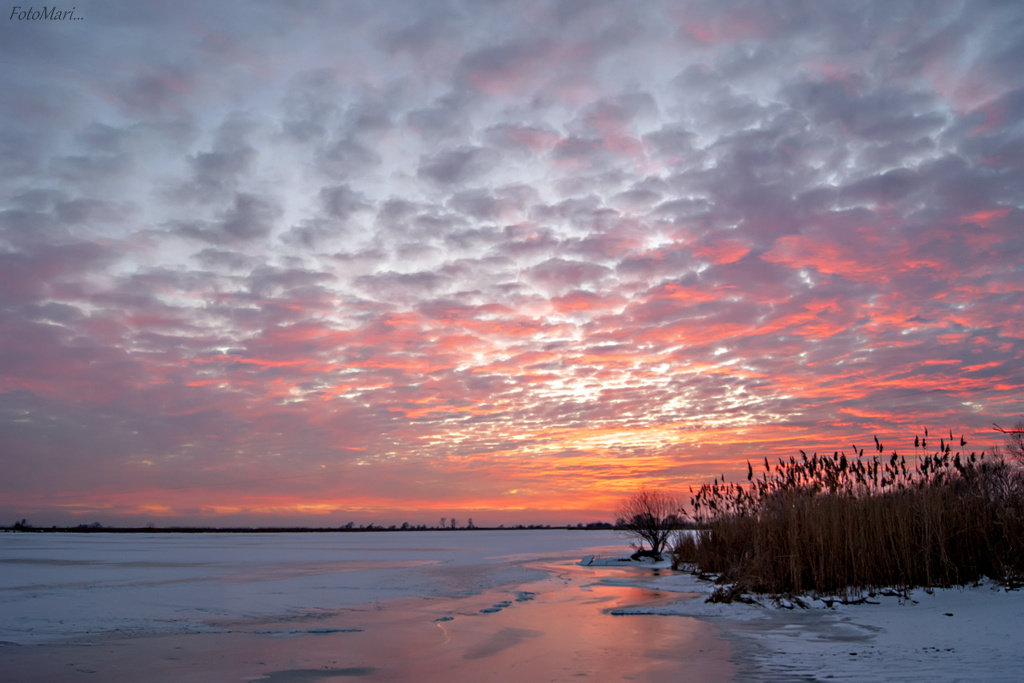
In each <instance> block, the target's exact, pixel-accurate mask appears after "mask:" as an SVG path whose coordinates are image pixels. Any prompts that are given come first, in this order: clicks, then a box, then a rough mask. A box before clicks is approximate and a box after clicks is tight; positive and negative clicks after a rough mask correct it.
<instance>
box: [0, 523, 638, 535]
mask: <svg viewBox="0 0 1024 683" xmlns="http://www.w3.org/2000/svg"><path fill="white" fill-rule="evenodd" d="M617 528H618V527H616V526H615V525H614V524H610V523H608V522H589V523H582V522H581V523H579V524H576V525H571V524H570V525H566V526H552V525H550V524H517V525H511V526H506V525H504V524H500V525H498V526H491V527H488V526H465V527H450V526H445V527H440V526H427V525H425V524H424V525H412V524H408V523H405V524H402V525H394V524H393V525H391V526H378V525H374V524H367V525H364V526H356V525H355V524H354V523H352V522H350V523H348V524H345V525H343V526H337V527H301V526H300V527H295V526H289V527H284V526H282V527H265V526H259V527H240V526H232V527H202V526H167V527H157V526H144V527H118V526H103V525H102V524H100V523H99V522H94V523H92V524H79V525H76V526H49V527H41V526H39V527H37V526H32V525H31V524H28V523H27V522H26V521H25V520H21V521H19V522H16V523H15V524H12V525H11V526H6V527H0V529H2V530H3V531H5V532H12V531H17V532H30V533H77V534H95V533H104V534H161V533H164V534H166V533H173V534H210V533H214V534H278V533H338V532H342V533H365V532H368V531H373V532H380V531H395V532H402V531H453V530H454V531H515V530H524V529H531V530H533V529H567V530H574V531H575V530H580V531H594V530H613V529H617Z"/></svg>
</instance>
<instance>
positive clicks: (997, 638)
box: [592, 558, 1024, 681]
mask: <svg viewBox="0 0 1024 683" xmlns="http://www.w3.org/2000/svg"><path fill="white" fill-rule="evenodd" d="M605 559H606V558H595V560H594V562H593V563H592V565H593V564H598V563H602V561H603V560H605ZM615 561H616V559H615V558H610V559H608V560H607V561H604V562H603V563H604V564H607V565H614V563H615ZM655 566H657V567H659V568H661V571H659V574H658V575H654V576H648V577H636V578H628V577H627V578H617V579H608V581H614V582H618V583H622V584H630V585H638V586H645V587H648V588H652V589H658V590H660V591H664V592H668V593H676V594H680V595H686V598H684V599H673V600H668V601H661V602H659V603H658V604H655V605H643V606H635V607H627V608H624V609H620V610H615V611H614V612H613V614H617V615H639V614H657V615H662V616H687V617H694V618H698V619H702V620H705V621H708V622H710V623H712V624H714V625H716V626H718V627H719V628H721V629H722V632H723V633H725V634H727V635H728V637H729V638H730V640H732V641H733V643H734V644H736V646H737V647H736V652H737V654H736V656H735V657H734V661H735V663H736V664H737V665H738V667H739V674H740V678H744V679H747V678H767V679H770V680H779V679H802V680H831V679H840V680H857V681H877V680H886V681H901V680H906V681H919V680H931V681H936V680H942V681H968V680H970V681H977V680H984V681H1020V680H1022V672H1021V669H1020V665H1021V661H1022V660H1021V657H1022V654H1024V591H1020V590H1006V589H1005V588H1003V587H1001V586H999V585H996V584H994V583H992V582H983V583H980V584H978V585H972V586H965V587H954V588H944V589H943V588H936V589H929V590H926V589H915V590H912V591H910V592H909V593H908V594H906V595H903V594H901V593H899V592H897V591H893V590H885V591H878V592H876V593H874V594H872V595H870V596H865V597H866V598H867V599H866V600H865V601H864V602H863V603H860V604H843V603H842V602H841V601H840V600H839V599H838V598H830V597H825V598H821V599H813V598H811V597H804V598H800V602H801V603H803V605H805V606H804V607H801V606H798V605H797V604H796V603H795V602H794V601H791V600H785V599H782V600H773V599H771V598H767V597H764V596H750V597H753V598H755V599H756V601H757V604H753V605H750V604H745V603H739V602H734V603H729V604H722V603H709V602H707V598H708V597H709V596H710V595H711V593H712V592H713V590H714V588H716V586H715V585H714V584H713V583H711V582H709V581H704V580H701V579H698V578H697V577H696V576H694V575H692V574H688V573H684V572H673V571H671V570H668V569H667V566H668V562H661V563H658V564H657V565H655Z"/></svg>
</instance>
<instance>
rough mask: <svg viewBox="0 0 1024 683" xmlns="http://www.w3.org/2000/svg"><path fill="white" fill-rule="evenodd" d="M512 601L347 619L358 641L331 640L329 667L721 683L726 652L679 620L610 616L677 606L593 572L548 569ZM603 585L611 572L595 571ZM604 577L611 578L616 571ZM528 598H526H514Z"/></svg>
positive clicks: (727, 670)
mask: <svg viewBox="0 0 1024 683" xmlns="http://www.w3.org/2000/svg"><path fill="white" fill-rule="evenodd" d="M543 568H544V569H546V570H547V571H549V572H550V574H549V578H546V579H544V580H541V581H538V582H534V583H532V584H529V585H527V586H523V587H522V589H523V590H521V591H518V592H507V593H502V592H492V593H485V594H482V595H477V596H469V597H466V598H461V599H455V600H452V599H431V600H422V601H420V600H415V601H402V604H400V605H399V604H392V605H389V606H386V607H385V608H384V609H382V610H379V611H374V612H365V613H358V614H356V613H348V614H347V615H346V616H345V619H346V623H349V624H352V625H358V626H359V627H360V628H362V629H363V631H362V632H361V633H352V634H346V635H345V636H344V637H341V636H339V637H338V638H337V639H335V641H334V642H335V643H336V647H337V650H335V651H334V653H333V657H332V660H331V666H346V667H353V666H367V667H373V668H374V669H375V672H374V673H373V674H370V675H368V676H367V678H368V679H372V680H415V681H423V682H425V683H435V682H436V683H440V682H442V681H443V682H445V683H448V682H450V681H453V680H458V681H461V680H490V681H504V680H522V681H532V680H553V681H559V680H569V679H573V680H578V679H579V678H581V677H585V678H593V679H596V680H602V681H604V680H626V679H628V680H639V681H648V680H649V681H654V680H665V679H666V677H668V678H669V679H679V678H680V677H684V678H685V679H686V680H728V679H729V678H730V677H731V676H732V675H733V673H734V671H733V668H732V665H731V664H730V663H729V661H728V660H729V656H730V652H729V649H728V645H727V644H726V643H725V642H724V641H722V640H720V639H719V638H718V637H717V635H716V634H715V632H714V631H713V630H712V629H711V628H710V627H709V626H708V625H707V624H706V623H704V622H700V621H697V620H695V619H691V618H687V617H665V616H653V615H630V616H615V615H614V612H615V611H617V610H622V609H624V608H627V607H633V606H637V605H650V604H652V603H659V602H669V601H674V600H678V599H680V596H679V595H672V594H668V593H663V592H660V591H652V590H648V589H645V588H639V587H635V586H621V585H608V584H604V583H601V580H602V578H604V577H602V576H601V575H600V574H601V570H593V569H590V568H583V567H574V566H571V565H548V566H545V567H543ZM603 569H604V571H605V576H607V574H608V573H609V570H608V569H607V568H603ZM610 573H612V574H616V570H611V571H610ZM524 594H532V595H531V598H530V599H517V598H521V597H522V596H523V595H524Z"/></svg>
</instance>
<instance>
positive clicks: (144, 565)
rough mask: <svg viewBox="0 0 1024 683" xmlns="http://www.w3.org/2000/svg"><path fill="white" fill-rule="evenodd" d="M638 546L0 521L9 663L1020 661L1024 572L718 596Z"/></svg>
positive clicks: (802, 667) (528, 535)
mask: <svg viewBox="0 0 1024 683" xmlns="http://www.w3.org/2000/svg"><path fill="white" fill-rule="evenodd" d="M628 552H629V548H628V541H627V539H625V538H624V537H623V536H621V535H620V534H617V533H615V532H593V531H586V532H584V531H564V530H549V531H536V530H534V531H501V532H489V531H488V532H484V531H475V532H469V531H437V532H411V533H348V534H344V533H338V534H333V533H327V534H266V535H264V534H239V535H235V534H232V535H222V534H148V535H119V534H13V533H12V534H0V643H2V644H0V669H2V670H4V671H6V672H8V675H14V676H15V677H14V678H12V680H26V681H27V680H77V679H78V678H80V677H89V676H92V680H98V679H99V678H106V679H108V680H113V679H117V678H119V677H123V676H125V675H128V674H129V673H130V674H131V678H133V679H134V680H146V681H159V680H180V679H181V676H182V672H183V671H186V670H187V671H188V672H189V676H190V679H191V680H201V679H202V677H200V678H196V676H195V675H194V674H195V672H196V671H205V672H206V674H207V679H208V680H225V679H232V680H278V681H280V680H329V679H330V678H331V677H337V676H361V677H363V678H367V679H373V680H423V681H430V680H439V681H440V680H445V681H451V680H470V679H480V678H481V677H483V678H486V679H488V680H527V679H531V680H532V679H536V678H537V677H538V676H539V677H541V678H543V679H545V680H569V679H574V680H575V679H578V678H579V677H590V678H592V679H596V680H620V679H623V678H631V679H633V680H652V681H653V680H666V678H667V679H673V678H678V677H680V676H684V677H685V678H686V679H687V680H724V679H730V678H731V679H737V680H741V679H742V680H750V679H760V680H782V679H785V680H793V679H796V680H800V679H804V680H818V679H826V678H840V679H847V680H989V681H999V680H1006V681H1011V680H1021V678H1022V677H1021V670H1020V663H1021V661H1024V660H1022V653H1024V592H1020V591H1015V592H1007V591H1004V590H1003V589H1001V588H999V587H997V586H993V585H989V584H986V585H982V586H977V587H971V588H966V589H951V590H936V591H934V592H932V593H927V592H925V591H915V592H914V593H913V594H911V596H910V599H909V600H904V599H901V598H899V597H895V596H878V597H876V598H874V599H872V603H877V604H863V605H849V606H844V605H839V604H835V603H833V604H832V606H828V605H826V604H825V603H824V602H822V601H814V602H812V603H811V605H810V607H809V608H807V609H800V608H795V609H786V608H785V607H779V606H776V605H772V604H766V605H764V606H758V605H753V606H751V605H743V604H731V605H720V604H709V603H706V602H705V598H706V597H707V595H709V594H710V592H711V590H712V588H713V587H712V586H710V585H708V584H707V583H706V582H702V581H699V580H698V579H696V578H695V577H693V576H691V575H688V574H683V573H677V572H673V571H671V570H670V569H669V568H668V567H667V563H660V564H643V565H641V564H639V563H631V562H622V561H620V558H621V557H622V556H625V555H627V554H628ZM119 667H120V668H119ZM186 667H187V668H186ZM12 672H14V673H12ZM95 674H99V675H98V676H96V675H95Z"/></svg>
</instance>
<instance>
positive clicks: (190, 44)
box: [0, 0, 1024, 526]
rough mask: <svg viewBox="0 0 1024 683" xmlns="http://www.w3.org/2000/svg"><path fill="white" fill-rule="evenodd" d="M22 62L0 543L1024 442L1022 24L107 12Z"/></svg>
mask: <svg viewBox="0 0 1024 683" xmlns="http://www.w3.org/2000/svg"><path fill="white" fill-rule="evenodd" d="M24 9H25V8H22V10H24ZM64 9H66V8H64ZM22 10H18V11H19V12H20V11H22ZM0 64H2V68H0V92H2V93H3V96H2V97H0V467H2V469H3V476H2V478H0V515H5V516H6V517H3V518H0V522H2V523H4V524H6V523H12V522H13V521H14V520H15V519H20V518H22V517H27V518H28V519H29V521H30V522H33V521H35V522H37V523H41V524H50V523H53V524H64V523H71V522H87V523H91V522H93V521H100V522H102V523H104V524H108V523H110V524H114V523H140V524H145V523H152V524H156V525H169V524H175V523H202V524H230V523H247V524H248V523H252V524H261V523H287V524H299V523H301V524H315V525H325V526H334V525H340V524H344V523H346V522H348V521H352V520H354V521H356V522H357V523H377V524H396V523H401V522H402V521H410V522H412V523H435V522H436V521H438V520H439V518H440V517H441V516H445V517H448V518H449V519H450V518H452V517H455V518H456V519H457V520H459V524H463V523H465V520H466V519H467V518H470V517H472V518H473V519H474V521H475V522H476V524H477V525H478V526H479V525H483V524H492V525H496V524H515V523H552V524H563V523H576V522H587V521H596V520H608V519H611V518H613V516H614V512H615V509H616V506H617V504H618V502H619V501H620V500H621V499H622V498H623V496H625V495H628V494H629V493H631V492H632V491H635V490H636V489H637V488H638V487H640V486H648V487H651V488H657V489H661V490H666V491H669V492H672V493H677V494H678V495H680V496H682V497H683V498H684V499H685V498H686V497H687V489H688V487H689V486H691V485H697V484H700V483H702V482H704V481H708V480H710V479H712V478H714V477H719V476H725V477H726V478H727V479H730V480H741V479H743V478H745V475H746V465H745V461H746V459H748V458H749V459H752V460H757V461H760V459H762V458H763V457H769V458H771V459H773V460H774V459H775V458H777V457H789V456H791V455H794V454H796V453H797V452H798V449H804V450H806V451H807V452H811V451H819V452H828V453H831V452H833V451H834V450H845V451H847V452H851V451H852V448H853V446H854V445H856V446H857V447H858V448H861V447H864V446H866V445H868V444H873V442H872V440H871V438H872V435H878V436H879V438H880V440H881V441H882V443H883V444H884V446H885V448H886V451H887V452H889V451H891V450H893V449H897V450H899V451H900V452H901V453H906V454H908V455H909V454H912V453H913V437H914V436H915V435H916V434H921V433H923V429H924V428H925V427H927V428H929V429H930V433H932V434H933V435H934V434H939V433H941V434H944V435H946V436H948V433H947V432H949V431H952V432H953V433H955V435H956V436H957V437H959V435H960V434H961V433H963V434H964V435H965V437H966V439H967V441H968V447H967V448H968V450H970V449H973V448H977V449H978V450H981V449H983V448H985V449H987V448H990V447H991V446H992V445H995V444H998V443H999V442H1000V435H999V434H996V433H995V432H993V430H992V429H991V425H992V423H999V424H1002V425H1011V424H1013V423H1015V422H1016V421H1017V420H1018V419H1020V418H1021V416H1022V415H1024V391H1022V390H1024V268H1022V266H1021V264H1022V263H1024V211H1022V209H1024V166H1022V162H1024V70H1021V68H1020V65H1021V64H1024V5H1021V3H1019V2H1015V1H1010V2H984V1H975V0H971V1H970V2H940V1H937V0H936V1H932V0H929V1H927V2H899V1H890V0H886V1H880V2H846V1H844V2H817V1H815V2H796V1H780V2H762V1H757V2H721V1H717V0H716V1H713V2H711V1H709V2H699V1H698V2H681V1H671V2H668V1H666V2H661V1H657V0H645V1H643V2H636V3H623V2H602V1H597V0H595V1H575V0H565V1H557V0H550V1H539V2H530V1H525V0H522V1H521V0H510V1H506V2H501V1H494V2H481V1H474V2H441V1H434V0H431V1H427V2H423V1H422V0H419V1H411V2H404V1H401V0H385V1H383V2H381V1H374V2H361V1H355V0H352V1H339V2H317V1H307V2H295V3H284V2H256V1H247V2H229V1H225V2H217V3H207V2H173V3H172V2H135V1H133V2H83V1H82V0H79V1H78V2H77V4H76V5H74V11H73V16H70V17H68V16H66V17H65V18H63V19H54V20H35V21H33V20H32V19H31V15H25V17H24V18H22V16H21V15H19V14H17V13H16V12H15V10H14V6H12V9H11V16H10V17H9V18H8V17H3V19H2V26H0ZM867 450H868V452H870V450H871V449H867ZM8 518H9V520H10V521H7V519H8Z"/></svg>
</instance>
